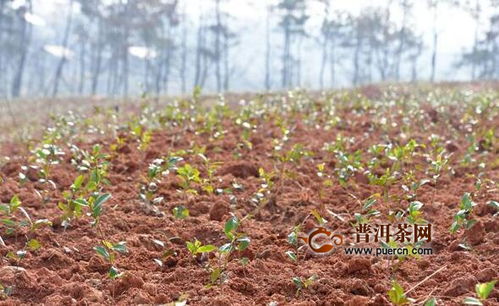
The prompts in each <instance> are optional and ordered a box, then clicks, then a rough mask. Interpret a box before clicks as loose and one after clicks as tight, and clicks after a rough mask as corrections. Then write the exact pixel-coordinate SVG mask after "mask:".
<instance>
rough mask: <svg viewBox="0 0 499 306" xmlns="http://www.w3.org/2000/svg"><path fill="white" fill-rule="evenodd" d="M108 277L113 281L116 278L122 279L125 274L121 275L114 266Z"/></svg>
mask: <svg viewBox="0 0 499 306" xmlns="http://www.w3.org/2000/svg"><path fill="white" fill-rule="evenodd" d="M108 276H109V278H111V279H116V278H120V277H121V276H123V273H120V271H119V270H118V269H117V268H115V267H114V266H111V268H110V269H109V272H108Z"/></svg>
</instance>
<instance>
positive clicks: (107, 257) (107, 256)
mask: <svg viewBox="0 0 499 306" xmlns="http://www.w3.org/2000/svg"><path fill="white" fill-rule="evenodd" d="M94 250H95V251H96V252H97V254H99V255H100V256H102V257H104V259H105V260H107V261H109V260H110V259H111V254H109V252H108V251H107V249H106V248H105V247H102V246H96V247H95V248H94Z"/></svg>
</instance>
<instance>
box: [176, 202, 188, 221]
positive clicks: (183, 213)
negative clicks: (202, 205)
mask: <svg viewBox="0 0 499 306" xmlns="http://www.w3.org/2000/svg"><path fill="white" fill-rule="evenodd" d="M172 212H173V216H174V217H175V218H176V219H185V218H187V217H189V210H188V209H187V208H185V207H184V206H182V205H180V206H177V207H174V208H173V209H172Z"/></svg>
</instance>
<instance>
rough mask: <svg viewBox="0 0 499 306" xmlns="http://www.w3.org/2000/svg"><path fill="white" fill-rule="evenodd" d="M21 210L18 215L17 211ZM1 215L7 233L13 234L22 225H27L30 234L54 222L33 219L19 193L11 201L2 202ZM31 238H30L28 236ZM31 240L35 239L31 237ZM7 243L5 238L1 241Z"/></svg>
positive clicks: (0, 206)
mask: <svg viewBox="0 0 499 306" xmlns="http://www.w3.org/2000/svg"><path fill="white" fill-rule="evenodd" d="M17 212H20V216H21V217H18V216H16V213H17ZM0 215H3V217H2V218H1V219H0V223H2V224H3V225H4V226H5V228H6V231H5V233H6V234H7V235H13V234H15V233H16V232H17V231H18V230H20V229H21V228H22V227H27V228H28V230H29V234H33V233H35V231H36V230H37V229H39V228H41V227H44V226H52V222H50V221H49V220H47V219H39V220H35V221H33V220H32V219H31V217H30V216H29V214H28V212H27V211H26V210H25V209H24V208H23V207H22V202H21V200H20V199H19V197H18V196H17V195H14V196H13V197H12V198H11V199H10V202H9V203H6V204H0ZM28 239H29V238H28ZM30 241H35V240H34V239H31V240H30ZM0 243H1V244H5V242H3V240H2V241H1V242H0Z"/></svg>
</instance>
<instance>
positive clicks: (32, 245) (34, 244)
mask: <svg viewBox="0 0 499 306" xmlns="http://www.w3.org/2000/svg"><path fill="white" fill-rule="evenodd" d="M26 246H27V247H28V249H29V250H30V251H32V252H34V251H36V250H39V249H40V248H41V247H42V244H41V243H40V241H38V240H36V239H31V240H30V241H28V242H27V243H26Z"/></svg>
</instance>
